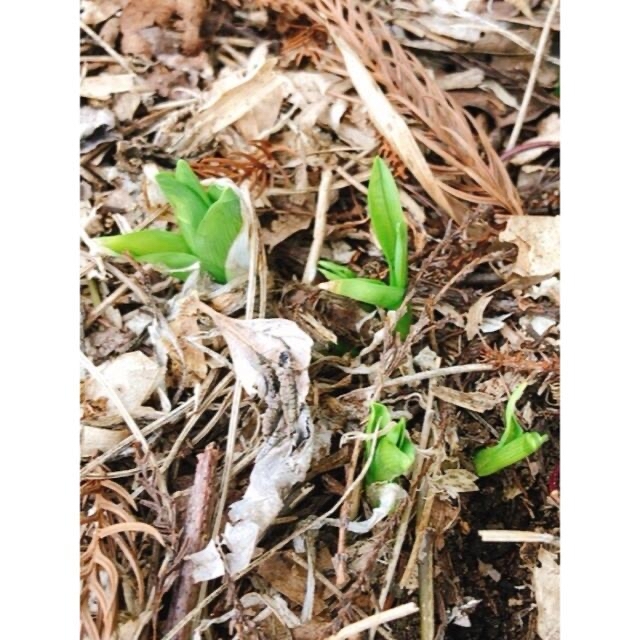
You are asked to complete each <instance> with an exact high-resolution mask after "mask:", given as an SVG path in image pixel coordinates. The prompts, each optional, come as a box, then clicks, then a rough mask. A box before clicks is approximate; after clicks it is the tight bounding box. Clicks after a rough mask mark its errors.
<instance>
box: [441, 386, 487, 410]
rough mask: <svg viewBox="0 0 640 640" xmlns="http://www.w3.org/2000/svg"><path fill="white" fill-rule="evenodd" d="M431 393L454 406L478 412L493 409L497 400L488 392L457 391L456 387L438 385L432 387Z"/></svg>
mask: <svg viewBox="0 0 640 640" xmlns="http://www.w3.org/2000/svg"><path fill="white" fill-rule="evenodd" d="M433 395H434V396H435V397H436V398H439V399H440V400H443V401H444V402H449V403H451V404H454V405H456V407H462V408H463V409H469V410H470V411H477V412H478V413H483V412H485V411H488V410H489V409H493V408H494V407H495V406H496V405H497V404H498V402H499V400H498V399H497V398H495V397H494V396H491V395H489V394H488V393H482V392H481V391H471V392H465V391H458V390H457V389H452V388H451V387H443V386H440V385H437V386H435V387H434V388H433Z"/></svg>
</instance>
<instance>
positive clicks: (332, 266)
mask: <svg viewBox="0 0 640 640" xmlns="http://www.w3.org/2000/svg"><path fill="white" fill-rule="evenodd" d="M318 271H319V272H320V273H321V274H322V275H323V276H324V277H325V278H326V279H327V280H347V279H349V278H355V277H356V273H355V271H352V270H351V269H349V267H346V266H345V265H343V264H338V263H337V262H332V261H331V260H318Z"/></svg>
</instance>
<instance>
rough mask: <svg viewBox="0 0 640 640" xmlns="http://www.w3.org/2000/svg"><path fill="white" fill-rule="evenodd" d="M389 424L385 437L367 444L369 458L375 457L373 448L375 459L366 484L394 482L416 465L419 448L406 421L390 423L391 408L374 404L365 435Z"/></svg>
mask: <svg viewBox="0 0 640 640" xmlns="http://www.w3.org/2000/svg"><path fill="white" fill-rule="evenodd" d="M390 424H391V425H392V426H391V428H390V430H389V431H388V432H387V433H385V434H384V435H383V436H381V437H379V438H378V439H377V440H373V439H371V440H367V441H366V444H365V452H366V455H367V459H369V457H370V456H371V455H372V454H371V450H372V449H373V459H372V460H371V465H370V466H369V469H368V470H367V475H366V477H365V483H366V484H367V485H370V484H373V483H375V482H393V481H394V480H395V479H396V478H398V477H400V476H402V475H404V474H406V473H407V472H408V471H409V469H411V467H412V466H413V463H414V460H415V457H416V448H415V445H414V444H413V442H411V438H410V437H409V434H408V432H407V427H406V424H407V421H406V420H405V419H404V418H401V419H400V420H399V421H398V422H391V414H390V413H389V409H387V407H385V406H384V405H383V404H381V403H379V402H374V403H372V405H371V413H370V414H369V421H368V422H367V426H366V429H365V433H367V434H374V433H376V432H378V431H381V430H382V429H385V428H386V427H388V426H389V425H390Z"/></svg>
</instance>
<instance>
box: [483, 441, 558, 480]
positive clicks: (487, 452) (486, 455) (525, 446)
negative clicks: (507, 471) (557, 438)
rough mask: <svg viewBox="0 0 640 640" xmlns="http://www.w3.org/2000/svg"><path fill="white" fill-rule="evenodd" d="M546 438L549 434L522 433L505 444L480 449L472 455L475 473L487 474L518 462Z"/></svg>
mask: <svg viewBox="0 0 640 640" xmlns="http://www.w3.org/2000/svg"><path fill="white" fill-rule="evenodd" d="M548 439H549V436H547V435H541V434H539V433H535V432H530V433H523V434H522V435H521V436H519V437H518V438H516V439H515V440H511V441H510V442H509V443H507V444H506V445H500V444H497V445H495V446H493V447H486V448H484V449H481V450H480V451H478V452H477V453H476V454H475V456H474V457H473V465H474V467H475V471H476V474H477V475H478V476H480V477H482V476H489V475H491V474H492V473H496V472H498V471H501V470H502V469H504V468H505V467H508V466H510V465H512V464H515V463H516V462H520V460H524V459H525V458H526V457H527V456H530V455H531V454H532V453H535V452H536V451H537V450H538V449H539V448H540V447H541V446H542V445H543V444H544V443H545V442H546V441H547V440H548Z"/></svg>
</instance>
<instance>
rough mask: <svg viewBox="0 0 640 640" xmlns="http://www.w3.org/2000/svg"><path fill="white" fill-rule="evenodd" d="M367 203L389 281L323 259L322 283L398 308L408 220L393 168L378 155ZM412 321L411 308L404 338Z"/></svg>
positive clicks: (403, 322) (402, 325)
mask: <svg viewBox="0 0 640 640" xmlns="http://www.w3.org/2000/svg"><path fill="white" fill-rule="evenodd" d="M367 204H368V208H369V216H370V218H371V227H372V230H373V234H374V235H375V237H376V239H377V241H378V244H379V245H380V248H381V249H382V253H383V255H384V257H385V260H386V261H387V264H388V265H389V282H388V283H385V282H381V281H380V280H374V279H373V278H359V277H357V276H356V274H355V273H354V272H353V271H351V269H349V268H348V267H345V266H344V265H340V264H336V263H335V262H331V261H329V260H320V261H319V263H318V270H319V271H320V272H321V273H322V275H324V276H325V277H326V278H327V279H328V280H329V282H324V283H322V284H321V285H319V286H320V287H321V288H322V289H326V290H327V291H331V292H332V293H336V294H338V295H341V296H346V297H347V298H352V299H354V300H357V301H358V302H364V303H367V304H373V305H375V306H377V307H382V308H383V309H398V308H399V307H400V305H401V304H402V301H403V299H404V297H405V295H406V292H407V284H408V280H409V263H408V232H407V221H406V220H405V217H404V214H403V213H402V206H401V205H400V193H399V192H398V187H397V186H396V183H395V181H394V179H393V176H392V175H391V171H389V168H388V167H387V165H386V164H385V163H384V162H383V160H382V159H381V158H379V157H376V159H375V160H374V161H373V167H372V169H371V178H370V179H369V188H368V190H367ZM410 325H411V309H409V310H408V311H407V313H406V314H405V315H404V316H403V317H402V318H401V319H400V321H399V322H398V324H397V326H396V329H397V331H398V333H399V334H400V335H401V336H402V337H403V338H404V337H406V335H407V334H408V332H409V326H410Z"/></svg>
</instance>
